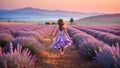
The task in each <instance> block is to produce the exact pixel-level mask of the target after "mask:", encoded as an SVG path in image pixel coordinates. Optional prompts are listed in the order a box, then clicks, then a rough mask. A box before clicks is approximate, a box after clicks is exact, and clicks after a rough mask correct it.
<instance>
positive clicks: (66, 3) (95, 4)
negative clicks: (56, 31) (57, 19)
mask: <svg viewBox="0 0 120 68" xmlns="http://www.w3.org/2000/svg"><path fill="white" fill-rule="evenodd" d="M24 7H33V8H41V9H50V10H65V11H76V12H88V13H89V12H99V13H120V0H0V9H16V8H24Z"/></svg>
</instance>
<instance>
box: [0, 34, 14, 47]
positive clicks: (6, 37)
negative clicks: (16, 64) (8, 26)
mask: <svg viewBox="0 0 120 68" xmlns="http://www.w3.org/2000/svg"><path fill="white" fill-rule="evenodd" d="M12 39H13V37H12V36H11V35H10V34H0V46H1V47H4V46H5V45H6V44H7V43H8V42H10V41H11V40H12Z"/></svg>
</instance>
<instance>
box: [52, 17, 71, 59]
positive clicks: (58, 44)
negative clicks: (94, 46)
mask: <svg viewBox="0 0 120 68" xmlns="http://www.w3.org/2000/svg"><path fill="white" fill-rule="evenodd" d="M55 30H56V31H55V35H54V37H55V40H54V42H53V44H52V45H51V48H52V49H59V50H60V58H62V56H63V54H64V48H65V47H67V46H69V45H71V44H72V41H71V40H70V39H71V38H70V36H69V35H68V33H67V30H66V27H65V22H64V21H63V19H59V20H58V26H57V27H56V28H55Z"/></svg>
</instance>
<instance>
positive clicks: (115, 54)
mask: <svg viewBox="0 0 120 68" xmlns="http://www.w3.org/2000/svg"><path fill="white" fill-rule="evenodd" d="M68 33H69V34H70V36H71V37H72V38H73V39H72V40H73V41H77V42H78V43H75V45H76V46H78V47H77V48H78V51H79V53H80V54H81V55H82V56H83V57H85V58H87V59H92V61H93V62H94V63H95V64H96V63H97V64H99V65H100V67H101V68H120V49H119V44H117V45H116V47H115V46H112V47H111V46H109V45H107V44H105V43H103V42H100V41H98V40H96V39H92V37H91V39H90V38H87V36H90V35H87V34H85V33H83V32H82V31H79V30H78V29H75V28H68ZM75 36H76V37H75ZM78 38H79V39H78ZM83 39H87V40H89V41H82V40H83Z"/></svg>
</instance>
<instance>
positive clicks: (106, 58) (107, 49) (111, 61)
mask: <svg viewBox="0 0 120 68" xmlns="http://www.w3.org/2000/svg"><path fill="white" fill-rule="evenodd" d="M94 62H95V63H98V64H100V65H101V67H102V68H119V67H120V50H119V46H118V45H117V46H116V47H115V46H112V47H111V46H108V45H104V46H103V47H102V48H100V50H99V52H98V53H97V55H96V57H94Z"/></svg>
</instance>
